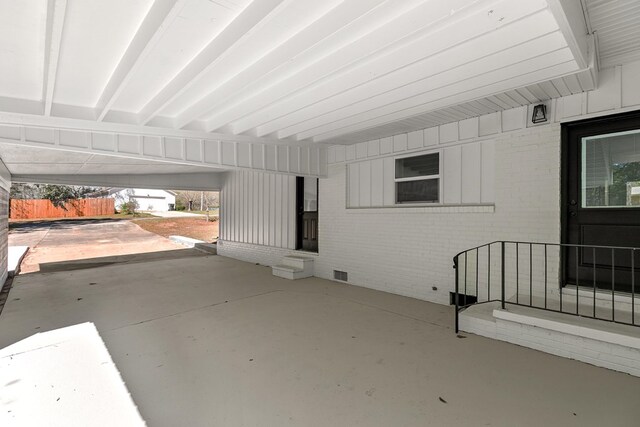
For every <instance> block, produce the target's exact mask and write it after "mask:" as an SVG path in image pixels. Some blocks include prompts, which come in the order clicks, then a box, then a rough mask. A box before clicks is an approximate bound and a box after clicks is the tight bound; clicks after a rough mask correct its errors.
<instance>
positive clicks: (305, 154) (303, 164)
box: [299, 147, 309, 174]
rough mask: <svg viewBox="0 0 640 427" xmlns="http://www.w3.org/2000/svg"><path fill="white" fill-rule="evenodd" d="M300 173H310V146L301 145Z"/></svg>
mask: <svg viewBox="0 0 640 427" xmlns="http://www.w3.org/2000/svg"><path fill="white" fill-rule="evenodd" d="M299 162H300V173H302V174H307V173H309V147H300V159H299Z"/></svg>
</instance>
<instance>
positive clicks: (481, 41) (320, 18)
mask: <svg viewBox="0 0 640 427" xmlns="http://www.w3.org/2000/svg"><path fill="white" fill-rule="evenodd" d="M0 5H1V11H0V63H2V64H5V66H4V67H1V68H0V110H2V111H7V112H12V113H19V114H32V115H39V116H54V117H65V118H74V119H82V120H88V121H93V122H95V121H106V122H112V123H122V124H125V123H126V124H135V125H140V126H154V127H165V128H171V129H187V130H197V131H205V132H215V133H224V134H227V135H237V134H247V135H251V136H257V137H269V138H276V139H281V140H287V141H291V140H293V141H310V142H337V141H350V142H355V141H353V139H354V138H353V135H358V132H365V131H367V130H369V129H375V130H376V131H375V132H376V134H379V135H382V134H383V133H389V132H390V131H393V132H398V131H402V125H400V126H399V125H398V123H400V124H402V123H404V122H403V121H407V120H409V121H410V120H411V119H412V118H415V117H421V120H422V123H424V124H425V125H428V124H438V123H442V122H446V121H453V120H458V119H460V118H465V117H472V116H477V115H480V114H484V113H488V112H491V111H497V110H501V109H505V108H511V107H514V106H517V105H524V104H527V103H530V102H536V101H537V100H539V99H541V98H547V97H551V96H554V95H555V96H559V95H568V94H571V93H575V92H580V91H584V90H589V89H592V88H593V83H594V79H593V78H592V76H591V75H590V74H589V73H587V74H586V76H585V75H584V74H583V73H584V71H585V70H587V69H588V68H589V58H588V55H587V40H586V38H587V35H586V33H587V32H586V24H585V21H584V15H583V12H582V9H581V8H580V5H579V2H578V1H568V0H527V1H514V0H402V1H399V0H349V1H345V0H323V1H318V0H253V1H251V0H155V1H154V0H109V1H104V0H21V1H10V0H5V1H3V2H2V3H0ZM571 5H573V6H575V5H577V9H576V8H575V7H574V8H572V6H571ZM7 64H10V66H6V65H7ZM425 114H431V115H429V116H425ZM386 125H389V126H391V127H388V128H385V126H386ZM414 125H415V123H414ZM350 135H351V136H352V137H351V140H350V138H349V136H350ZM366 137H370V133H369V134H367V135H366ZM356 139H357V138H356Z"/></svg>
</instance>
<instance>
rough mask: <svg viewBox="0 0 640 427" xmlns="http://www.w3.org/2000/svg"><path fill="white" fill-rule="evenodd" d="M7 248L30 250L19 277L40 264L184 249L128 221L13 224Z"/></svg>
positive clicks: (38, 268) (103, 220) (32, 270)
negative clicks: (17, 247) (20, 247)
mask: <svg viewBox="0 0 640 427" xmlns="http://www.w3.org/2000/svg"><path fill="white" fill-rule="evenodd" d="M9 246H29V247H30V249H29V252H28V253H27V256H26V257H25V259H24V260H23V261H22V266H21V269H20V271H21V273H31V272H36V271H40V270H41V267H40V266H41V265H42V264H48V263H57V262H62V261H70V260H79V259H87V258H101V257H112V256H118V255H128V254H139V253H149V252H158V251H170V250H177V249H184V247H183V246H181V245H179V244H176V243H174V242H172V241H170V240H169V239H167V238H165V237H162V236H159V235H157V234H154V233H150V232H148V231H145V230H143V229H141V228H140V227H138V226H137V225H136V224H134V223H132V222H131V221H128V220H118V219H93V220H72V221H69V220H66V221H34V222H25V223H19V224H12V227H11V230H10V232H9Z"/></svg>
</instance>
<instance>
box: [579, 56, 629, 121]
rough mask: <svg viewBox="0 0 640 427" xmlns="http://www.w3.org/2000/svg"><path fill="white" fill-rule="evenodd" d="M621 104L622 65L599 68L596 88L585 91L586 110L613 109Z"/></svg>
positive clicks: (589, 111)
mask: <svg viewBox="0 0 640 427" xmlns="http://www.w3.org/2000/svg"><path fill="white" fill-rule="evenodd" d="M621 106H622V67H620V66H617V67H613V68H607V69H605V70H600V72H599V74H598V89H597V90H592V91H589V92H587V112H588V113H597V112H600V111H606V110H613V109H615V108H620V107H621Z"/></svg>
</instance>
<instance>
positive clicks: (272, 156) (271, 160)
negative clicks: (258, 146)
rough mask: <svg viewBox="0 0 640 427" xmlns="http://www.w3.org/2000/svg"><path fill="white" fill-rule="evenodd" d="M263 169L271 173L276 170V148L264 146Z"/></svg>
mask: <svg viewBox="0 0 640 427" xmlns="http://www.w3.org/2000/svg"><path fill="white" fill-rule="evenodd" d="M265 157H266V158H265V159H264V160H265V168H266V169H268V170H271V171H274V170H276V147H275V146H274V145H265Z"/></svg>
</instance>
